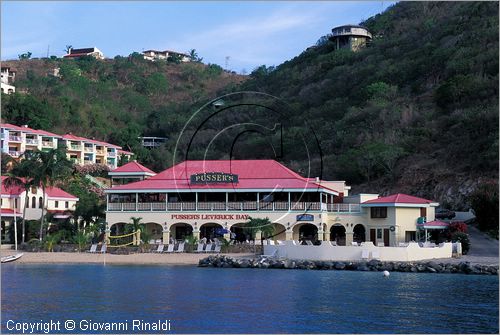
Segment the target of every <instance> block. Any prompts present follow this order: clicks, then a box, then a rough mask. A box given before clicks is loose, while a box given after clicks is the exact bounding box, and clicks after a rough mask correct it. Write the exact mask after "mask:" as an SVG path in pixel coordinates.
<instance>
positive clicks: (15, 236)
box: [14, 208, 17, 251]
mask: <svg viewBox="0 0 500 335" xmlns="http://www.w3.org/2000/svg"><path fill="white" fill-rule="evenodd" d="M14 246H15V249H16V251H17V216H16V209H15V208H14Z"/></svg>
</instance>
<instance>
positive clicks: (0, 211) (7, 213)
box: [0, 208, 21, 216]
mask: <svg viewBox="0 0 500 335" xmlns="http://www.w3.org/2000/svg"><path fill="white" fill-rule="evenodd" d="M0 214H1V215H2V216H14V214H15V215H16V216H18V215H21V213H20V212H18V211H14V210H13V209H10V208H2V209H0Z"/></svg>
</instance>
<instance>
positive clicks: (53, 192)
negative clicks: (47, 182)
mask: <svg viewBox="0 0 500 335" xmlns="http://www.w3.org/2000/svg"><path fill="white" fill-rule="evenodd" d="M45 191H46V193H47V196H48V197H49V198H69V199H75V200H78V198H77V197H75V196H74V195H72V194H69V193H68V192H65V191H63V190H61V189H60V188H59V187H47V188H46V189H45Z"/></svg>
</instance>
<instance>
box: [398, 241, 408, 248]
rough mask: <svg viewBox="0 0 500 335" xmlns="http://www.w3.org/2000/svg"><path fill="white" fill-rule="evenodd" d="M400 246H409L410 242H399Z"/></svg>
mask: <svg viewBox="0 0 500 335" xmlns="http://www.w3.org/2000/svg"><path fill="white" fill-rule="evenodd" d="M399 246H400V247H407V246H408V243H406V242H399Z"/></svg>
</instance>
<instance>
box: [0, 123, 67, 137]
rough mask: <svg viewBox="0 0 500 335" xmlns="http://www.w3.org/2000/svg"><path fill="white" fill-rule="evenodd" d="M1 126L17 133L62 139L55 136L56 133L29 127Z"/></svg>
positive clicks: (7, 124) (5, 124) (8, 124)
mask: <svg viewBox="0 0 500 335" xmlns="http://www.w3.org/2000/svg"><path fill="white" fill-rule="evenodd" d="M0 126H1V127H2V128H6V129H12V130H15V131H23V132H25V133H31V134H38V135H42V136H50V137H61V135H57V134H54V133H51V132H48V131H45V130H37V129H33V128H29V127H20V126H16V125H14V124H10V123H1V124H0Z"/></svg>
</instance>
